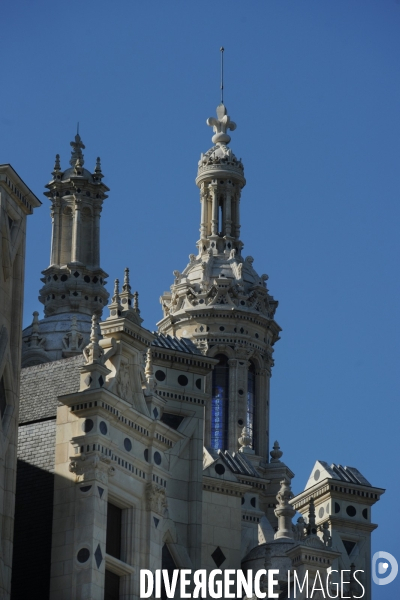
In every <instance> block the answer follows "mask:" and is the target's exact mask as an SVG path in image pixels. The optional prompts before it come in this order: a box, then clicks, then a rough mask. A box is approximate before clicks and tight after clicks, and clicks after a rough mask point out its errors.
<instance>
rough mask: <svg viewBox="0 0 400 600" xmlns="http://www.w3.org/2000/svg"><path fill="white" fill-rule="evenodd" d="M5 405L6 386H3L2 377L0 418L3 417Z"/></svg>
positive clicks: (0, 385) (0, 383)
mask: <svg viewBox="0 0 400 600" xmlns="http://www.w3.org/2000/svg"><path fill="white" fill-rule="evenodd" d="M6 406H7V398H6V388H5V386H4V377H2V378H1V381H0V418H3V415H4V412H5V410H6Z"/></svg>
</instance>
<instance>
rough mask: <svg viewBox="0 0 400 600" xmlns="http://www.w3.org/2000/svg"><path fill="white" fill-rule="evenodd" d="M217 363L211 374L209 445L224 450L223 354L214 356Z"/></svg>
mask: <svg viewBox="0 0 400 600" xmlns="http://www.w3.org/2000/svg"><path fill="white" fill-rule="evenodd" d="M215 358H217V359H218V360H219V363H218V364H217V365H216V366H215V367H214V370H213V375H212V405H211V447H212V448H214V449H215V450H226V448H227V447H228V407H229V365H228V358H227V357H226V356H225V355H224V354H217V356H215Z"/></svg>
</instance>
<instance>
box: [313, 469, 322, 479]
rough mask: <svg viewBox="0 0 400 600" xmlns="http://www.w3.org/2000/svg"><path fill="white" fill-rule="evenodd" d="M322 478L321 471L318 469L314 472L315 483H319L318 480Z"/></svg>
mask: <svg viewBox="0 0 400 600" xmlns="http://www.w3.org/2000/svg"><path fill="white" fill-rule="evenodd" d="M320 476H321V471H319V470H318V469H317V470H316V471H315V472H314V479H315V481H318V479H319V478H320Z"/></svg>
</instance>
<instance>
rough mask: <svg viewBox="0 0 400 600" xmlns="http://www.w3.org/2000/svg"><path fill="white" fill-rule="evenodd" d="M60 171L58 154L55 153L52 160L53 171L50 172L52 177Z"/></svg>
mask: <svg viewBox="0 0 400 600" xmlns="http://www.w3.org/2000/svg"><path fill="white" fill-rule="evenodd" d="M60 172H61V165H60V155H59V154H56V159H55V161H54V168H53V171H52V173H51V174H52V175H53V177H56V175H58V173H60Z"/></svg>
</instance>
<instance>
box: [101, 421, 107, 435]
mask: <svg viewBox="0 0 400 600" xmlns="http://www.w3.org/2000/svg"><path fill="white" fill-rule="evenodd" d="M99 429H100V433H102V434H103V435H107V431H108V430H107V424H106V423H105V422H104V421H100V425H99Z"/></svg>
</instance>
